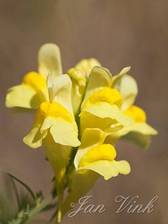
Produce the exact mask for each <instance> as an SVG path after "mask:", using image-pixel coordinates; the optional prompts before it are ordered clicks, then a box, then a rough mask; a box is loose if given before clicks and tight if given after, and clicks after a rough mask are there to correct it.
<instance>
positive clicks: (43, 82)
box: [6, 44, 80, 148]
mask: <svg viewBox="0 0 168 224" xmlns="http://www.w3.org/2000/svg"><path fill="white" fill-rule="evenodd" d="M71 89H72V84H71V80H70V78H69V76H68V75H66V74H65V75H63V74H62V66H61V59H60V51H59V48H58V47H57V46H56V45H53V44H46V45H44V46H42V47H41V48H40V51H39V72H38V73H37V72H30V73H28V74H26V75H25V76H24V77H23V81H22V83H21V84H20V85H18V86H15V87H13V88H11V89H10V90H9V93H8V94H7V97H6V105H7V107H23V108H27V109H36V110H37V112H36V119H35V123H34V125H33V128H32V129H31V131H30V132H29V134H28V135H27V136H26V137H25V138H24V142H25V143H26V144H27V145H29V146H30V147H32V148H37V147H39V146H41V145H42V141H43V139H44V138H46V137H47V135H48V133H50V134H51V136H52V137H53V140H54V141H55V143H58V144H62V145H68V146H78V145H79V144H80V142H79V140H78V129H77V125H76V123H75V119H74V115H73V109H72V102H71Z"/></svg>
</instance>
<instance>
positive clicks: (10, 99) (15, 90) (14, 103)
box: [6, 84, 42, 109]
mask: <svg viewBox="0 0 168 224" xmlns="http://www.w3.org/2000/svg"><path fill="white" fill-rule="evenodd" d="M41 101H42V99H41V98H40V97H39V95H38V94H37V92H36V91H35V90H34V89H33V88H32V87H30V86H28V85H25V84H22V85H18V86H14V87H12V88H11V89H9V92H8V93H7V95H6V106H7V107H22V108H27V109H35V108H38V107H39V104H40V103H41Z"/></svg>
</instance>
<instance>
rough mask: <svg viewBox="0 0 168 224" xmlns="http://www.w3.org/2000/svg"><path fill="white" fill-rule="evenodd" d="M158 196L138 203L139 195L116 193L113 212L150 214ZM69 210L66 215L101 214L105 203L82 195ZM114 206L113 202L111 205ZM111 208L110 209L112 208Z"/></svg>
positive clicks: (104, 208) (103, 211)
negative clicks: (99, 202)
mask: <svg viewBox="0 0 168 224" xmlns="http://www.w3.org/2000/svg"><path fill="white" fill-rule="evenodd" d="M158 199H159V197H158V196H157V195H155V196H154V197H153V198H152V199H151V200H149V201H147V202H146V203H140V197H139V195H135V196H124V195H117V196H116V197H115V199H114V202H115V203H116V205H117V209H115V210H114V212H115V213H117V214H120V213H123V212H125V213H128V214H135V213H137V214H144V213H147V214H151V213H152V212H153V211H154V208H155V205H156V202H157V201H158ZM115 207H116V206H115ZM71 208H72V209H71V211H70V212H69V214H68V217H74V216H76V215H78V214H80V213H85V214H96V213H97V214H102V213H105V211H106V207H105V204H103V203H101V204H96V203H95V202H94V200H93V197H92V196H91V195H87V196H84V197H82V198H80V199H79V200H78V203H77V204H76V205H75V204H74V203H72V204H71ZM112 208H114V204H113V205H112ZM112 208H111V209H112Z"/></svg>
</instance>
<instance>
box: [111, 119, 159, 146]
mask: <svg viewBox="0 0 168 224" xmlns="http://www.w3.org/2000/svg"><path fill="white" fill-rule="evenodd" d="M115 134H116V136H117V137H123V138H124V139H126V140H129V141H131V142H133V143H135V144H137V145H139V146H140V147H143V148H147V147H148V146H149V144H150V138H151V136H152V135H156V134H157V131H156V130H155V129H154V128H152V127H151V126H149V125H148V124H146V123H135V122H134V123H133V124H132V125H130V126H127V127H123V128H121V129H120V130H119V131H118V132H116V133H115Z"/></svg>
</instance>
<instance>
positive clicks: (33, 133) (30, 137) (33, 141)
mask: <svg viewBox="0 0 168 224" xmlns="http://www.w3.org/2000/svg"><path fill="white" fill-rule="evenodd" d="M45 136H46V132H43V133H41V132H40V124H37V125H35V126H34V127H33V128H32V129H31V130H30V132H29V133H28V134H27V135H26V136H25V137H24V138H23V142H24V143H25V144H26V145H28V146H29V147H31V148H39V147H40V146H41V145H42V140H43V138H45Z"/></svg>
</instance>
